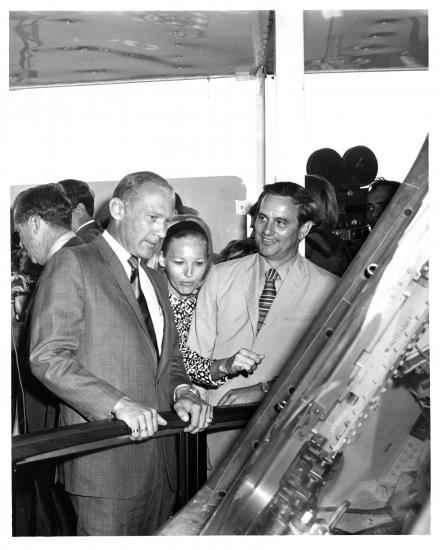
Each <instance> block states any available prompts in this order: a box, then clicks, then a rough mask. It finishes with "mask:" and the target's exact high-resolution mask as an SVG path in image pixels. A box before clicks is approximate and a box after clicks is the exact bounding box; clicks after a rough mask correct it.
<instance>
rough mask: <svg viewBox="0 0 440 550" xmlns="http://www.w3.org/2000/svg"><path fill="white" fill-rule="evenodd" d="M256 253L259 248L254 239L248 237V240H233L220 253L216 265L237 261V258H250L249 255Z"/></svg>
mask: <svg viewBox="0 0 440 550" xmlns="http://www.w3.org/2000/svg"><path fill="white" fill-rule="evenodd" d="M256 252H258V247H257V243H256V242H255V239H254V238H253V237H248V238H247V239H233V240H232V241H230V242H229V243H228V244H227V245H226V246H225V247H224V248H223V249H222V250H221V251H220V254H219V255H218V259H217V261H216V262H215V263H220V262H227V261H228V260H236V259H237V258H243V256H248V255H249V254H255V253H256Z"/></svg>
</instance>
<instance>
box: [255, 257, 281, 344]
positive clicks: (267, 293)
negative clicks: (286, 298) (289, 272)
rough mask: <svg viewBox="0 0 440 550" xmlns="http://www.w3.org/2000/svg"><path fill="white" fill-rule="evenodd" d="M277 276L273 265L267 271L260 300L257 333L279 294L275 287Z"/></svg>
mask: <svg viewBox="0 0 440 550" xmlns="http://www.w3.org/2000/svg"><path fill="white" fill-rule="evenodd" d="M277 277H278V272H277V270H276V269H274V268H273V267H272V268H270V269H269V271H268V272H267V273H266V281H265V283H264V288H263V292H262V293H261V296H260V299H259V301H258V309H259V312H260V314H259V316H258V324H257V334H258V332H259V331H260V329H261V327H262V326H263V323H264V319H266V315H267V313H268V311H269V309H270V306H271V305H272V302H273V301H274V300H275V296H276V295H277V290H276V288H275V281H276V278H277Z"/></svg>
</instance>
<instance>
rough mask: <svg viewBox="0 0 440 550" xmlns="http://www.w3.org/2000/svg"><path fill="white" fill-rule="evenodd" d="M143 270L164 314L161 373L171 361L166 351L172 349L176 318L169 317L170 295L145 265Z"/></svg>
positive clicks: (160, 361) (160, 360)
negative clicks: (173, 326)
mask: <svg viewBox="0 0 440 550" xmlns="http://www.w3.org/2000/svg"><path fill="white" fill-rule="evenodd" d="M141 265H142V264H141ZM142 268H143V269H144V271H145V272H146V274H147V277H148V278H149V280H150V282H151V284H152V285H153V288H154V292H155V294H156V297H157V301H158V302H159V305H160V307H161V309H162V313H163V338H162V351H161V354H160V357H159V371H160V370H161V369H162V368H163V367H164V366H165V365H166V363H167V362H168V359H169V358H168V354H167V353H166V350H169V349H171V348H170V337H171V333H170V327H171V326H172V324H171V323H174V317H173V318H170V317H169V312H170V308H169V298H168V294H167V293H166V294H165V293H164V292H163V290H162V289H161V287H160V285H159V283H158V282H157V280H156V278H155V277H153V276H152V274H151V270H150V269H148V268H145V267H144V266H143V265H142Z"/></svg>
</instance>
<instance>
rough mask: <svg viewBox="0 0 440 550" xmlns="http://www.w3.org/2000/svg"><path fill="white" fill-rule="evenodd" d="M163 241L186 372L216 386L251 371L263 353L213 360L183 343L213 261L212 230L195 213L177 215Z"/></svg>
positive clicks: (162, 259)
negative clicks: (192, 214) (193, 214)
mask: <svg viewBox="0 0 440 550" xmlns="http://www.w3.org/2000/svg"><path fill="white" fill-rule="evenodd" d="M176 220H177V221H175V222H174V223H173V225H171V227H170V228H169V229H168V231H167V234H166V235H165V238H164V240H163V244H162V250H161V253H160V256H159V266H160V267H161V268H163V269H164V271H165V274H166V277H167V281H168V293H169V298H170V303H171V307H172V309H173V313H174V319H175V321H176V327H177V332H178V333H179V346H180V351H181V353H182V357H183V362H184V365H185V369H186V372H187V373H188V376H189V377H190V378H191V380H192V381H193V382H195V383H196V384H198V385H200V386H202V387H208V388H209V387H211V388H217V387H218V386H219V385H221V384H222V383H224V381H225V378H226V377H234V376H237V375H238V374H240V373H245V374H251V373H252V372H253V371H254V370H255V369H256V368H257V366H258V365H259V363H260V362H261V360H262V358H263V356H262V355H259V354H257V353H255V352H253V351H250V350H247V349H240V351H239V352H238V353H235V354H234V355H232V356H230V357H228V358H224V359H218V360H215V361H212V360H211V359H206V358H204V357H201V356H200V355H199V354H197V353H196V352H194V351H191V350H190V349H189V348H188V346H187V345H186V342H187V339H188V332H189V328H190V325H191V320H192V318H193V315H194V311H195V307H196V303H197V294H198V292H199V289H200V286H201V285H202V283H203V279H204V277H205V275H206V273H207V272H208V270H209V268H210V266H211V263H212V256H213V253H212V241H211V233H210V230H209V228H208V226H207V225H206V223H205V222H204V221H203V220H202V219H201V218H199V217H197V216H189V215H184V216H179V217H178V218H176Z"/></svg>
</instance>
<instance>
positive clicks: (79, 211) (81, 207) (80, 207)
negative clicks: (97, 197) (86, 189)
mask: <svg viewBox="0 0 440 550" xmlns="http://www.w3.org/2000/svg"><path fill="white" fill-rule="evenodd" d="M74 210H76V212H77V214H78V215H79V216H82V214H84V212H85V211H86V207H85V206H84V205H83V203H82V202H79V203H78V204H77V205H76V207H75V208H74Z"/></svg>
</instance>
